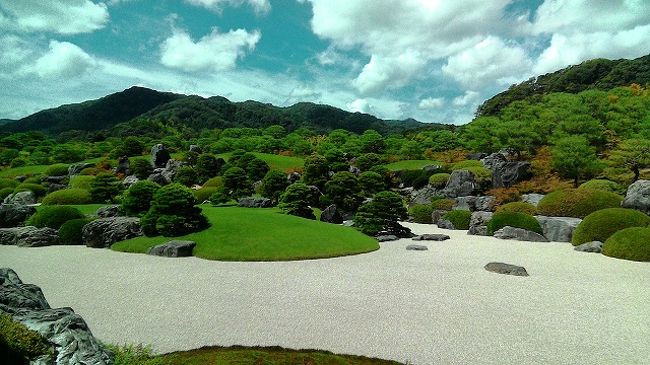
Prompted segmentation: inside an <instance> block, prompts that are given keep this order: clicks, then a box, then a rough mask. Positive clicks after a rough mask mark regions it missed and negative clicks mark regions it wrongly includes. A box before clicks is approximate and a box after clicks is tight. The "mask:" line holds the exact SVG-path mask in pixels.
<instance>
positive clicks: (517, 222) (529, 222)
mask: <svg viewBox="0 0 650 365" xmlns="http://www.w3.org/2000/svg"><path fill="white" fill-rule="evenodd" d="M505 226H510V227H515V228H522V229H525V230H528V231H532V232H536V233H539V234H543V233H544V232H543V231H542V227H541V226H540V225H539V222H538V221H537V219H535V217H533V216H532V215H529V214H526V213H520V212H507V211H506V212H497V213H494V215H493V216H492V219H490V221H489V222H488V224H487V229H488V234H490V235H493V234H494V232H496V231H498V230H500V229H501V228H503V227H505Z"/></svg>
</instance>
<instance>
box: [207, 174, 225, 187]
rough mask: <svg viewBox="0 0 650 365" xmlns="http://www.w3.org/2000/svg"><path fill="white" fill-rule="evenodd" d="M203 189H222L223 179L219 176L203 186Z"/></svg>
mask: <svg viewBox="0 0 650 365" xmlns="http://www.w3.org/2000/svg"><path fill="white" fill-rule="evenodd" d="M203 187H204V188H209V187H211V188H223V178H222V177H221V176H216V177H213V178H211V179H209V180H208V181H206V182H205V183H204V184H203Z"/></svg>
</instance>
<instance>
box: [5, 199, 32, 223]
mask: <svg viewBox="0 0 650 365" xmlns="http://www.w3.org/2000/svg"><path fill="white" fill-rule="evenodd" d="M34 213H36V208H34V207H31V206H27V205H17V204H0V227H16V226H20V225H22V224H23V223H25V221H26V220H27V218H29V217H31V216H32V214H34Z"/></svg>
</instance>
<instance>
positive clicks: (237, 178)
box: [223, 167, 253, 200]
mask: <svg viewBox="0 0 650 365" xmlns="http://www.w3.org/2000/svg"><path fill="white" fill-rule="evenodd" d="M223 186H224V189H225V191H226V193H227V194H228V196H230V197H231V198H232V199H235V200H236V199H239V198H243V197H246V196H250V195H251V194H253V185H252V184H251V182H250V180H248V176H246V171H244V169H242V168H240V167H231V168H229V169H228V170H226V172H224V174H223Z"/></svg>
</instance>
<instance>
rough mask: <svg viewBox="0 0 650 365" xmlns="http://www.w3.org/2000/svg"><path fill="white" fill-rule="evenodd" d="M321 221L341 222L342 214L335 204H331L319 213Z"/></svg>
mask: <svg viewBox="0 0 650 365" xmlns="http://www.w3.org/2000/svg"><path fill="white" fill-rule="evenodd" d="M320 221H321V222H327V223H334V224H341V223H343V216H342V215H341V213H340V212H339V210H338V208H337V207H336V205H334V204H332V205H330V206H328V207H327V208H325V209H324V210H323V212H322V213H321V215H320Z"/></svg>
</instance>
